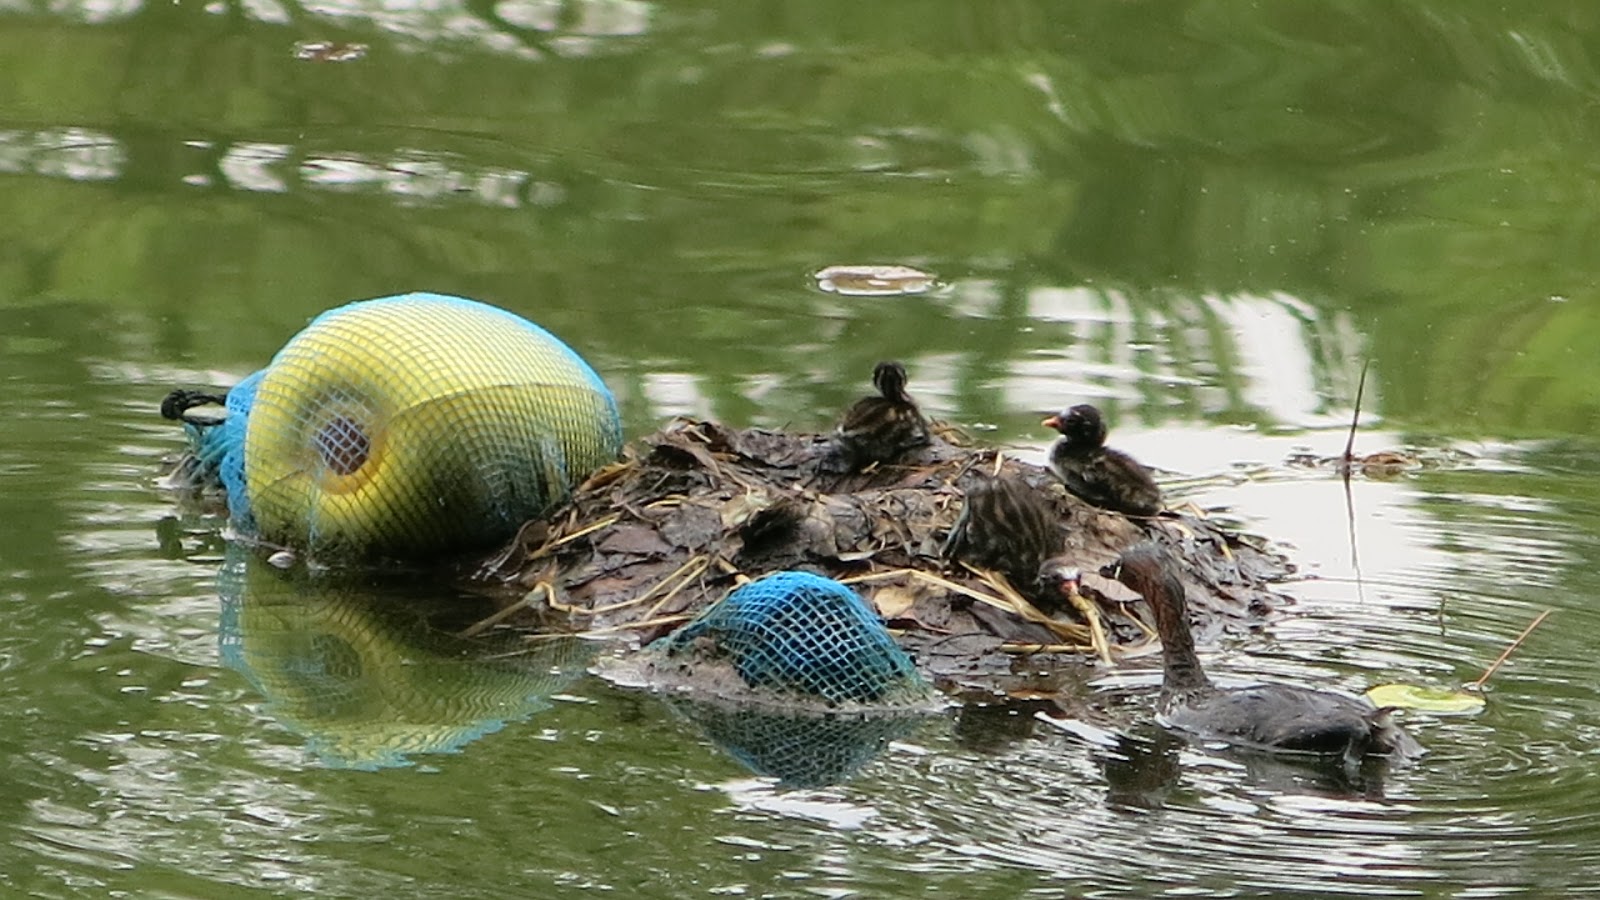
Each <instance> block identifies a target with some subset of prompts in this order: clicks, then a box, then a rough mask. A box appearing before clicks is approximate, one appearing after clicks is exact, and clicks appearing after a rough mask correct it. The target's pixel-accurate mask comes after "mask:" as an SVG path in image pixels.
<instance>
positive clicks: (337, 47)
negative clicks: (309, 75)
mask: <svg viewBox="0 0 1600 900" xmlns="http://www.w3.org/2000/svg"><path fill="white" fill-rule="evenodd" d="M366 55H367V45H366V44H355V43H344V42H342V41H295V44H294V58H295V59H299V60H304V61H306V62H325V63H342V62H354V61H356V60H358V59H361V58H363V57H365V56H366Z"/></svg>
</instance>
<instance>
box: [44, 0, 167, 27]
mask: <svg viewBox="0 0 1600 900" xmlns="http://www.w3.org/2000/svg"><path fill="white" fill-rule="evenodd" d="M143 8H144V0H53V2H52V3H51V4H50V11H51V12H53V13H55V14H56V15H58V16H66V17H67V18H72V19H77V20H78V21H80V22H88V23H89V24H91V25H95V24H98V23H101V22H109V21H111V20H113V19H125V18H127V17H128V16H131V15H133V14H134V13H136V12H138V11H139V10H140V9H143Z"/></svg>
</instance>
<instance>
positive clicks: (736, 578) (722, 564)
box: [717, 556, 755, 585]
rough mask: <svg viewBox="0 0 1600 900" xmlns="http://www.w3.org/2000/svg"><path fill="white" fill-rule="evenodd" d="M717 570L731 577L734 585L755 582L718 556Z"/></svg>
mask: <svg viewBox="0 0 1600 900" xmlns="http://www.w3.org/2000/svg"><path fill="white" fill-rule="evenodd" d="M717 568H719V569H721V570H722V571H723V572H724V573H725V574H728V575H732V576H733V582H734V584H738V585H746V584H749V583H750V582H752V581H754V580H755V579H753V578H751V577H750V576H749V575H746V574H745V573H743V572H741V571H739V567H738V566H736V565H734V564H733V563H731V562H728V561H727V560H725V559H723V558H722V557H720V556H719V557H717Z"/></svg>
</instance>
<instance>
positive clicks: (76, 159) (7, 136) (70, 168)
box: [0, 128, 128, 181]
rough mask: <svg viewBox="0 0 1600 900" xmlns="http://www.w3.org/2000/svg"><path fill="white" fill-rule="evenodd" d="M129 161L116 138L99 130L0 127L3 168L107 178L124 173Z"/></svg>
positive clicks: (84, 178) (79, 178)
mask: <svg viewBox="0 0 1600 900" xmlns="http://www.w3.org/2000/svg"><path fill="white" fill-rule="evenodd" d="M127 161H128V154H127V151H125V150H123V149H122V145H121V144H120V143H118V142H117V139H116V138H113V137H111V136H110V135H108V134H102V133H100V132H97V131H89V130H87V129H83V128H62V129H58V130H47V131H0V172H13V173H22V172H34V173H37V174H39V175H49V176H54V177H59V178H69V179H71V180H73V181H105V180H107V179H111V178H116V177H117V176H119V175H121V174H122V167H123V166H124V165H125V164H126V163H127Z"/></svg>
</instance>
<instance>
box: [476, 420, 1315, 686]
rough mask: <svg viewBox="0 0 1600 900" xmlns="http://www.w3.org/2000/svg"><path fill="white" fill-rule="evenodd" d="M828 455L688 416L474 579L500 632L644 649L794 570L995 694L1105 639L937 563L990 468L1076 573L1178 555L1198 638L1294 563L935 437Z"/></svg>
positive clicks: (792, 439) (1136, 620)
mask: <svg viewBox="0 0 1600 900" xmlns="http://www.w3.org/2000/svg"><path fill="white" fill-rule="evenodd" d="M934 430H935V432H936V435H937V434H938V433H939V432H940V429H938V428H935V429H934ZM827 447H828V438H827V437H826V436H824V435H817V434H797V433H788V432H780V431H768V430H764V429H748V430H743V431H739V430H733V429H729V428H726V427H724V426H721V425H718V424H716V423H713V422H704V421H696V420H690V419H677V420H674V421H673V422H671V423H669V424H668V425H667V427H666V428H664V429H662V430H661V431H659V432H657V433H656V434H653V435H651V436H649V437H647V438H645V439H643V440H642V441H640V442H638V443H637V444H635V445H632V446H630V447H629V448H628V449H627V450H626V451H625V453H624V460H623V462H621V463H618V464H616V465H613V466H609V467H607V468H605V469H602V470H600V471H599V472H597V473H595V475H593V476H592V477H591V478H590V479H589V480H588V481H587V482H585V483H584V484H582V485H580V486H579V487H578V488H577V490H576V491H575V492H574V493H573V495H572V497H571V502H570V503H569V505H568V506H567V507H566V509H565V512H564V513H562V514H559V515H557V516H556V517H555V518H554V519H552V520H550V521H547V522H542V523H540V524H538V525H533V526H530V527H528V528H525V529H524V530H523V533H522V534H520V535H519V536H518V538H517V539H515V540H513V541H512V542H511V543H510V544H509V545H507V546H506V547H505V548H504V549H503V550H502V551H501V552H500V553H498V554H496V555H495V556H494V557H493V558H491V559H488V560H485V561H481V562H480V563H478V564H477V565H475V566H474V569H475V570H476V573H475V575H474V577H475V578H476V579H477V580H479V581H481V582H488V583H491V584H499V585H502V586H504V587H505V588H507V589H508V594H507V597H508V600H507V603H508V604H513V605H514V604H521V605H522V608H520V609H519V610H516V611H513V612H512V613H510V614H507V615H504V616H503V617H502V618H500V619H499V620H498V623H499V624H497V625H495V626H494V627H495V628H502V629H503V628H514V629H521V630H525V631H529V632H532V631H535V630H537V628H538V627H539V626H540V625H541V624H544V625H548V623H549V622H550V621H551V620H552V618H553V619H556V620H559V619H562V618H564V619H566V621H567V624H568V628H569V629H570V630H572V631H579V632H585V633H588V634H598V635H607V636H613V637H632V638H634V639H636V640H637V641H638V642H639V643H641V644H644V643H649V642H650V641H652V640H654V639H656V638H658V637H661V636H662V635H664V634H666V633H667V632H668V631H670V630H672V629H674V628H676V627H678V626H680V625H681V624H683V623H684V622H686V621H688V620H690V619H692V618H694V617H695V616H696V615H698V614H699V613H700V612H702V611H703V610H705V609H706V608H707V607H709V606H710V605H711V604H713V603H715V602H716V601H718V600H720V599H722V598H723V597H724V596H726V595H727V594H728V593H729V592H730V591H731V590H733V589H734V588H735V587H737V586H738V584H740V583H742V582H743V581H745V580H748V579H750V578H757V577H760V576H762V575H765V574H768V573H771V572H776V571H780V570H785V569H792V570H799V571H808V572H814V573H816V574H819V575H823V576H825V577H829V578H834V579H837V580H840V581H842V582H844V583H846V584H848V585H851V586H852V587H853V588H854V589H855V590H857V591H860V592H861V594H862V596H863V597H864V598H865V599H866V600H867V602H869V603H871V604H872V605H873V607H874V608H875V609H877V610H879V611H880V613H881V614H884V615H885V618H886V619H887V624H888V625H889V626H890V627H891V628H892V629H895V630H897V632H898V634H897V640H898V642H899V643H900V645H901V646H902V647H904V648H905V649H906V650H907V651H908V652H910V653H911V654H912V657H913V659H914V660H915V661H916V662H917V665H918V667H919V669H920V670H922V671H923V672H924V674H931V675H933V676H934V677H936V678H938V679H939V680H941V681H944V682H946V683H951V682H959V683H972V684H979V685H981V686H984V687H995V686H998V684H999V681H998V680H997V679H996V678H994V677H992V676H995V675H996V674H999V673H1009V672H1014V671H1023V670H1026V671H1028V672H1029V673H1034V672H1037V671H1038V670H1041V669H1047V668H1051V667H1053V666H1056V665H1057V663H1055V662H1053V660H1058V659H1059V660H1063V661H1064V662H1066V663H1067V664H1069V665H1070V666H1075V665H1076V664H1077V662H1078V661H1079V660H1081V659H1089V658H1092V656H1091V655H1090V654H1091V653H1092V647H1093V644H1094V640H1093V635H1092V632H1091V631H1090V629H1089V627H1088V625H1087V624H1086V623H1085V622H1084V621H1082V620H1081V619H1082V616H1081V613H1080V612H1079V611H1078V610H1077V609H1075V608H1073V607H1071V606H1068V607H1066V608H1063V609H1062V610H1060V611H1059V612H1057V613H1056V614H1055V615H1049V614H1046V613H1044V612H1042V611H1041V610H1039V609H1038V608H1037V607H1035V606H1034V605H1033V604H1032V603H1031V602H1030V601H1029V600H1028V599H1026V597H1025V596H1024V594H1025V593H1027V592H1028V591H1027V590H1026V589H1024V590H1019V589H1018V588H1019V586H1017V585H1013V584H1011V583H1010V582H1009V581H1008V580H1007V579H1006V577H1005V576H1003V575H999V574H996V573H992V572H987V571H984V570H981V569H974V568H970V567H967V566H964V565H958V564H952V563H949V562H948V561H946V560H945V559H944V558H943V557H942V556H941V553H940V550H941V547H942V545H943V544H944V542H945V539H946V538H947V536H948V534H949V532H950V530H951V528H953V527H954V525H955V523H956V519H957V516H958V513H959V510H960V507H961V505H962V504H961V498H962V496H963V493H964V491H965V490H967V489H968V488H970V487H972V486H975V485H976V484H977V483H979V481H980V480H981V479H984V478H988V477H994V473H995V471H996V469H998V471H999V473H1000V474H1001V475H1002V476H1004V477H1007V478H1016V479H1021V480H1022V481H1023V482H1024V483H1026V484H1027V485H1029V486H1030V487H1031V488H1032V489H1033V490H1034V491H1036V492H1037V493H1038V494H1039V495H1040V496H1042V497H1043V498H1045V500H1046V501H1047V502H1048V504H1049V505H1050V507H1051V508H1052V509H1053V510H1054V512H1055V514H1056V516H1057V518H1058V521H1060V522H1061V524H1062V527H1063V532H1064V540H1063V545H1064V555H1063V556H1062V557H1060V561H1061V563H1062V564H1063V565H1075V566H1077V567H1079V568H1080V569H1081V570H1082V571H1084V572H1086V573H1093V572H1096V571H1098V570H1099V568H1100V566H1102V565H1104V564H1105V563H1108V562H1110V561H1111V560H1113V559H1115V558H1116V556H1117V555H1118V554H1119V553H1120V552H1121V551H1122V550H1123V549H1125V548H1126V547H1128V546H1130V545H1132V544H1134V543H1137V542H1139V541H1142V540H1145V539H1147V538H1148V539H1152V540H1155V541H1157V542H1159V543H1161V544H1162V545H1163V546H1164V547H1166V548H1168V550H1169V552H1171V554H1172V555H1173V556H1174V558H1175V559H1177V560H1179V562H1180V567H1181V568H1182V579H1183V581H1184V583H1185V585H1186V587H1187V588H1188V591H1189V600H1190V605H1191V608H1192V609H1193V611H1194V615H1195V617H1196V625H1197V627H1199V628H1201V629H1202V630H1205V631H1213V632H1214V631H1216V630H1240V629H1244V628H1249V627H1251V626H1252V625H1254V624H1256V623H1257V622H1259V621H1260V620H1261V618H1262V617H1263V616H1264V615H1266V614H1267V613H1268V612H1269V611H1270V610H1272V609H1273V608H1275V607H1277V606H1279V605H1280V604H1281V603H1282V602H1283V601H1284V597H1283V596H1282V595H1281V594H1279V593H1277V592H1276V591H1275V590H1274V589H1273V587H1272V585H1273V583H1274V582H1276V581H1278V580H1281V579H1283V578H1285V577H1287V576H1288V575H1289V574H1290V571H1291V569H1290V567H1289V565H1288V564H1287V562H1286V561H1285V560H1284V559H1283V558H1282V557H1281V556H1279V555H1277V554H1275V553H1272V552H1270V551H1268V550H1266V549H1265V548H1263V547H1262V546H1261V545H1260V544H1259V543H1258V542H1256V541H1253V540H1251V539H1249V538H1246V537H1244V536H1241V535H1239V534H1236V533H1233V532H1230V531H1228V530H1226V529H1225V528H1223V527H1222V526H1220V525H1218V524H1216V523H1214V522H1211V521H1209V520H1207V519H1204V518H1201V517H1197V516H1191V515H1178V514H1163V516H1161V517H1157V518H1155V519H1152V520H1149V521H1145V522H1135V521H1132V520H1130V519H1128V518H1127V517H1125V516H1123V515H1122V514H1120V513H1115V512H1108V511H1104V510H1099V509H1095V508H1094V507H1091V506H1089V505H1088V504H1085V503H1083V502H1082V501H1081V500H1078V499H1077V498H1075V497H1072V496H1070V495H1068V494H1067V492H1066V491H1065V489H1064V488H1062V486H1061V484H1060V483H1059V481H1057V480H1056V479H1055V478H1054V477H1053V476H1052V475H1051V474H1050V473H1049V472H1048V471H1047V470H1045V469H1043V468H1042V467H1039V466H1035V465H1031V464H1027V463H1023V462H1020V461H1017V460H1014V459H1011V458H1010V457H1009V456H1004V457H1003V456H1001V455H1000V454H999V453H998V452H997V451H996V450H993V449H988V448H968V447H961V446H957V445H955V444H952V443H949V442H948V441H946V440H945V439H943V438H942V437H939V436H936V437H935V438H934V439H933V441H932V442H931V443H930V444H929V446H927V447H923V448H920V449H918V450H916V451H915V452H913V453H910V454H908V455H907V457H906V458H905V459H904V460H903V461H902V463H901V464H898V465H893V466H879V467H871V468H869V469H867V470H866V471H863V472H861V473H857V474H845V475H835V474H831V473H828V472H825V471H823V470H822V468H821V466H820V463H821V460H822V458H823V456H824V454H825V453H826V451H827ZM1028 587H1031V586H1028ZM1119 588H1120V586H1119V585H1115V584H1114V583H1109V582H1108V580H1107V579H1102V578H1097V577H1091V576H1089V575H1085V576H1084V578H1083V585H1082V589H1083V593H1084V596H1085V598H1086V599H1087V600H1088V602H1091V603H1094V604H1096V605H1097V606H1098V607H1099V610H1098V611H1099V618H1100V619H1101V620H1102V622H1103V624H1104V629H1105V639H1104V640H1105V644H1106V645H1108V646H1109V650H1110V652H1111V654H1112V656H1113V658H1115V657H1116V656H1119V655H1124V654H1128V653H1138V652H1142V650H1143V648H1145V647H1146V646H1147V645H1148V642H1149V639H1150V638H1149V635H1150V634H1152V633H1153V632H1152V630H1151V628H1150V626H1149V624H1148V623H1147V622H1145V621H1144V620H1143V619H1141V618H1140V616H1141V612H1140V606H1139V605H1129V604H1126V603H1125V602H1124V601H1125V600H1127V599H1128V597H1126V596H1125V594H1126V592H1125V591H1120V592H1119V590H1118V589H1119ZM528 639H529V640H544V639H547V637H545V636H542V635H539V634H531V633H530V634H529V635H528ZM968 676H971V678H969V677H968Z"/></svg>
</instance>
